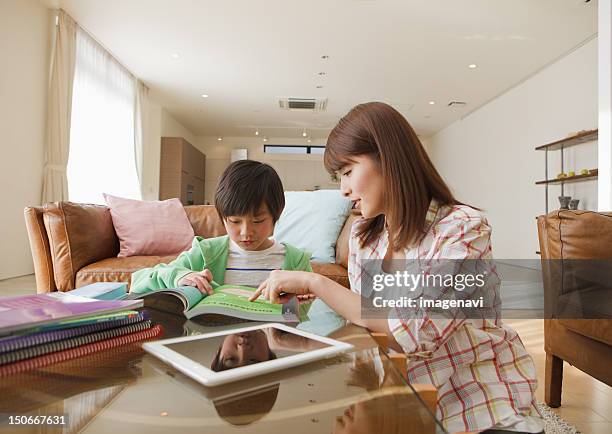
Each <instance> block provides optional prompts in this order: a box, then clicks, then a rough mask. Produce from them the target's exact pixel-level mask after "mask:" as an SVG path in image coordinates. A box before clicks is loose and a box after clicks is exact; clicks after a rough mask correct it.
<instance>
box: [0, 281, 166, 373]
mask: <svg viewBox="0 0 612 434" xmlns="http://www.w3.org/2000/svg"><path fill="white" fill-rule="evenodd" d="M139 307H142V301H141V300H128V301H123V300H95V299H91V298H86V297H79V296H75V295H71V294H65V293H61V292H58V293H50V294H38V295H27V296H21V297H4V298H0V377H3V376H6V375H11V374H15V373H18V372H23V371H27V370H30V369H37V368H41V367H43V366H47V365H50V364H53V363H58V362H63V361H66V360H70V359H73V358H76V357H80V356H84V355H87V354H91V353H94V352H97V351H103V350H107V349H110V348H115V347H118V346H120V345H125V344H129V343H133V342H138V341H143V340H147V339H151V338H154V337H157V336H159V335H160V334H161V333H162V328H161V326H159V325H156V326H153V324H152V323H151V320H150V319H149V318H148V316H147V314H146V312H138V311H136V310H134V309H137V308H139Z"/></svg>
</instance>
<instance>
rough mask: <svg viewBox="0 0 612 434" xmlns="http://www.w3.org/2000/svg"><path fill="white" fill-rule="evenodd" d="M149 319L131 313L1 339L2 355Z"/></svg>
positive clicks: (137, 313) (146, 315) (144, 314)
mask: <svg viewBox="0 0 612 434" xmlns="http://www.w3.org/2000/svg"><path fill="white" fill-rule="evenodd" d="M148 317H149V314H148V313H147V312H135V311H130V313H129V314H128V315H122V316H119V317H118V318H117V319H114V320H110V321H99V322H94V323H91V324H85V325H80V324H77V325H76V326H75V327H71V328H65V329H59V330H51V331H43V332H37V333H30V334H20V335H17V336H9V337H6V338H1V339H0V354H2V353H8V352H11V351H17V350H21V349H23V348H28V347H32V346H35V345H43V344H47V343H49V342H55V341H60V340H63V339H69V338H74V337H77V336H82V335H86V334H90V333H96V332H100V331H102V330H109V329H114V328H117V327H122V326H126V325H129V324H135V323H138V322H141V321H144V320H146V319H148ZM111 318H112V317H111Z"/></svg>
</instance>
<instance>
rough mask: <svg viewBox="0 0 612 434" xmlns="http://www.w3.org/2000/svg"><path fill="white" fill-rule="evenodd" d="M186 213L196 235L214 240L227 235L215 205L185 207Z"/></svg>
mask: <svg viewBox="0 0 612 434" xmlns="http://www.w3.org/2000/svg"><path fill="white" fill-rule="evenodd" d="M185 212H186V213H187V218H188V219H189V223H191V227H193V231H194V232H195V234H196V235H198V236H200V237H204V238H214V237H219V236H221V235H226V234H227V232H226V230H225V226H223V222H222V221H221V219H220V218H219V214H218V213H217V209H216V208H215V207H214V206H213V205H189V206H186V207H185Z"/></svg>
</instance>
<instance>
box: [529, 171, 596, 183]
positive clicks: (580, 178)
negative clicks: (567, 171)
mask: <svg viewBox="0 0 612 434" xmlns="http://www.w3.org/2000/svg"><path fill="white" fill-rule="evenodd" d="M595 178H597V170H596V171H595V173H589V174H587V175H576V176H568V177H567V178H558V179H557V178H555V179H546V180H544V181H538V182H536V185H542V184H567V183H570V182H580V181H588V180H589V179H595Z"/></svg>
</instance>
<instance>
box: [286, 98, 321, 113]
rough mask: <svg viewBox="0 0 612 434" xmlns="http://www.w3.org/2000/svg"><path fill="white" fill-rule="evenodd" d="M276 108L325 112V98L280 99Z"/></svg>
mask: <svg viewBox="0 0 612 434" xmlns="http://www.w3.org/2000/svg"><path fill="white" fill-rule="evenodd" d="M278 106H279V107H280V108H281V109H282V110H310V111H315V112H322V111H325V108H326V107H327V98H280V99H279V100H278Z"/></svg>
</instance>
